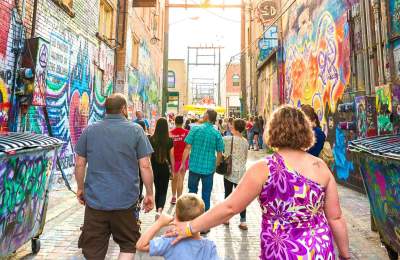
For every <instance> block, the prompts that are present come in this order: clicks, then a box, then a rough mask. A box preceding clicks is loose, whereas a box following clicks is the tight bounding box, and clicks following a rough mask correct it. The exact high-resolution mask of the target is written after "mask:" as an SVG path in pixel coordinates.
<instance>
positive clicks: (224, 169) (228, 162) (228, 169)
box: [216, 136, 233, 176]
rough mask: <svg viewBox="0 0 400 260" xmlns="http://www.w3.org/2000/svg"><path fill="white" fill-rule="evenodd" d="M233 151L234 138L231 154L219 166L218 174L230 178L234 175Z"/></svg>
mask: <svg viewBox="0 0 400 260" xmlns="http://www.w3.org/2000/svg"><path fill="white" fill-rule="evenodd" d="M232 151H233V136H232V142H231V152H230V154H229V155H228V156H227V157H223V158H222V161H221V163H220V164H219V165H218V166H217V169H216V172H217V173H218V174H221V175H224V176H229V175H231V174H232Z"/></svg>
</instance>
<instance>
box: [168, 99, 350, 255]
mask: <svg viewBox="0 0 400 260" xmlns="http://www.w3.org/2000/svg"><path fill="white" fill-rule="evenodd" d="M267 131H268V135H267V139H266V143H267V144H268V145H269V146H270V147H273V148H275V149H276V152H275V153H274V154H272V155H269V156H268V157H267V158H266V159H264V160H261V161H259V162H257V163H255V164H254V165H253V166H252V167H250V169H249V170H248V171H247V173H246V174H245V176H244V177H243V179H242V181H241V182H240V183H239V185H238V186H237V188H236V189H235V190H234V191H233V192H232V194H231V195H230V196H229V197H228V198H227V199H225V201H223V202H222V203H220V204H218V205H217V206H215V207H213V208H212V209H210V210H209V211H207V212H206V213H205V214H203V215H201V216H199V217H197V218H195V219H194V220H192V221H189V222H183V223H175V226H174V227H172V228H171V229H170V230H169V231H168V232H167V236H170V237H173V236H175V237H176V238H175V240H174V241H173V244H176V243H177V242H179V241H180V240H182V239H184V238H186V237H187V236H188V235H190V234H189V233H185V231H184V230H185V229H189V230H190V231H191V233H195V232H199V231H202V230H207V229H209V228H212V227H215V226H218V225H220V224H222V223H223V222H225V221H227V220H228V219H230V218H231V217H232V216H234V215H235V214H237V213H239V212H241V211H243V210H244V209H245V208H246V206H247V205H249V204H250V203H251V202H252V201H253V200H254V199H255V198H258V201H259V203H260V206H261V208H262V224H261V235H260V238H261V241H260V242H261V243H260V247H261V252H260V259H261V260H266V259H282V260H284V259H337V258H336V253H335V248H334V242H335V244H336V245H337V248H338V252H339V259H350V254H349V238H348V233H347V227H346V221H345V219H344V217H343V213H342V210H341V208H340V204H339V195H338V191H337V186H336V181H335V178H334V176H333V174H332V173H331V172H330V170H329V168H328V167H327V165H326V164H325V163H324V162H323V161H322V160H321V159H320V158H317V157H314V156H312V155H310V154H309V153H307V152H306V150H307V149H308V148H309V147H310V146H312V145H313V143H314V134H313V131H312V126H311V122H310V121H309V119H308V118H307V117H306V115H305V114H304V112H302V111H301V110H300V109H298V108H295V107H293V106H283V107H280V108H278V109H277V110H276V111H275V112H274V113H273V114H272V118H271V120H270V121H269V125H268V130H267Z"/></svg>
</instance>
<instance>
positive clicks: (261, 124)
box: [258, 116, 265, 149]
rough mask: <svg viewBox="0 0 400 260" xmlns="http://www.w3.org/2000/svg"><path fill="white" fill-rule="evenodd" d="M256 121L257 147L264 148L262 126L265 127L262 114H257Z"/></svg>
mask: <svg viewBox="0 0 400 260" xmlns="http://www.w3.org/2000/svg"><path fill="white" fill-rule="evenodd" d="M258 122H259V124H260V134H259V136H258V147H259V149H264V140H263V136H264V128H265V121H264V118H263V117H262V116H258Z"/></svg>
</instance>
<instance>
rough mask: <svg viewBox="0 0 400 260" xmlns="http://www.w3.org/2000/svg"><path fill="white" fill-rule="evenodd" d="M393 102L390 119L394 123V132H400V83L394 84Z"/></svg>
mask: <svg viewBox="0 0 400 260" xmlns="http://www.w3.org/2000/svg"><path fill="white" fill-rule="evenodd" d="M392 104H393V109H392V115H391V116H390V121H391V122H392V124H393V133H394V134H400V85H397V84H394V85H392Z"/></svg>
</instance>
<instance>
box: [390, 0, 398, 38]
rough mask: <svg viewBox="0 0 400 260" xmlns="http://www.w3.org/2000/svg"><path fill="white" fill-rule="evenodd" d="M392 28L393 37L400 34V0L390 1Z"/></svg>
mask: <svg viewBox="0 0 400 260" xmlns="http://www.w3.org/2000/svg"><path fill="white" fill-rule="evenodd" d="M389 14H390V19H391V20H390V28H391V34H392V37H396V36H400V1H399V0H391V1H389Z"/></svg>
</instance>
